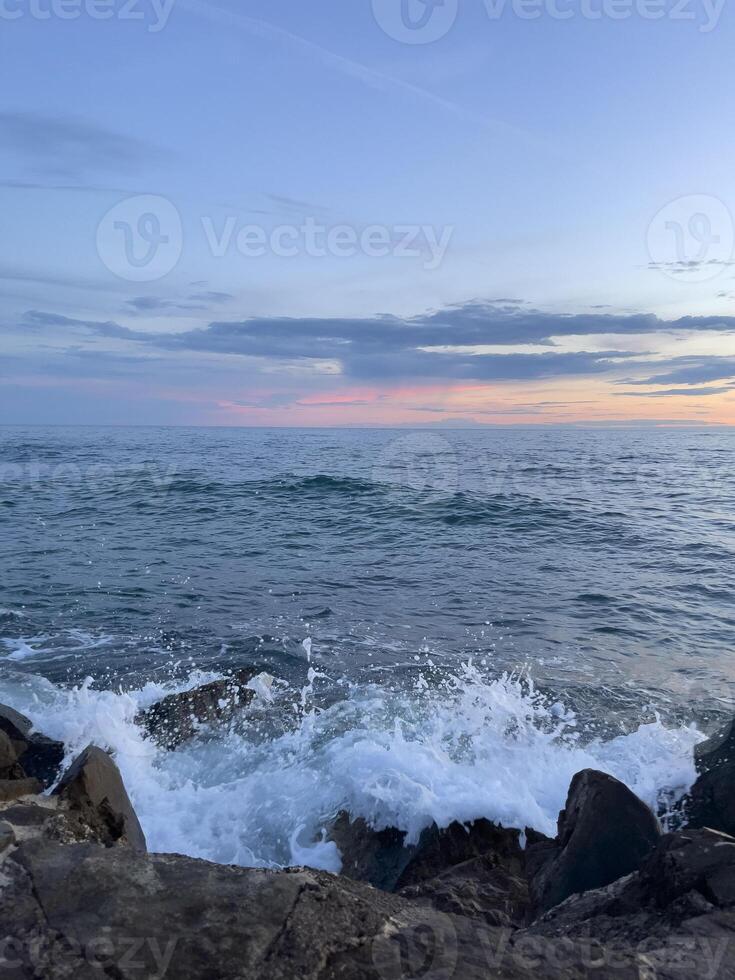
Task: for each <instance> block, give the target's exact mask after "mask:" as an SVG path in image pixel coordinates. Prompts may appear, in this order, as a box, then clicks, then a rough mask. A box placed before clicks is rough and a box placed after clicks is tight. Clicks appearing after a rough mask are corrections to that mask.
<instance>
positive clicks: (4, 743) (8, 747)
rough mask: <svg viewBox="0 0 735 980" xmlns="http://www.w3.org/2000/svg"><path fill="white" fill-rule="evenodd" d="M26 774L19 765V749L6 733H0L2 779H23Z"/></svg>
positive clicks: (0, 772)
mask: <svg viewBox="0 0 735 980" xmlns="http://www.w3.org/2000/svg"><path fill="white" fill-rule="evenodd" d="M24 776H25V773H24V772H23V767H22V766H21V765H20V764H19V763H18V747H17V744H16V743H15V742H12V741H11V739H10V738H9V737H8V735H6V734H5V732H2V731H0V779H23V778H24Z"/></svg>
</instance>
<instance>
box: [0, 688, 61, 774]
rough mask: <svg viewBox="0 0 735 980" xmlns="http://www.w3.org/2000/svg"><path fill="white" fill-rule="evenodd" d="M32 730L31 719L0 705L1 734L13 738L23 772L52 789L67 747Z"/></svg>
mask: <svg viewBox="0 0 735 980" xmlns="http://www.w3.org/2000/svg"><path fill="white" fill-rule="evenodd" d="M32 729H33V724H32V722H31V721H30V719H29V718H26V716H25V715H22V714H21V713H20V712H19V711H15V709H14V708H9V707H8V706H7V705H4V704H3V705H0V732H2V733H3V734H5V735H6V736H7V737H8V738H9V739H10V742H11V743H12V746H13V748H14V749H15V751H16V755H17V762H18V763H19V765H20V766H21V767H22V770H23V773H24V774H25V775H26V776H32V777H34V778H35V779H40V780H41V782H42V783H43V785H44V786H50V785H51V784H52V783H53V782H54V781H55V779H56V778H57V776H58V774H59V769H60V768H61V764H62V762H63V761H64V745H63V743H62V742H57V741H55V740H54V739H51V738H48V737H47V736H46V735H41V734H40V733H39V732H34V731H33V730H32Z"/></svg>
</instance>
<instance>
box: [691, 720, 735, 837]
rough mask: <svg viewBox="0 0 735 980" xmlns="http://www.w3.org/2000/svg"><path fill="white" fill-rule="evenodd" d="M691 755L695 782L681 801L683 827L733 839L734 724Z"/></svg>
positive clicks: (734, 802) (734, 826) (734, 809)
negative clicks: (697, 775) (713, 831)
mask: <svg viewBox="0 0 735 980" xmlns="http://www.w3.org/2000/svg"><path fill="white" fill-rule="evenodd" d="M694 755H695V763H696V766H697V771H698V773H699V778H698V779H697V781H696V782H695V784H694V786H693V787H692V789H691V791H690V793H689V796H688V797H687V799H686V800H685V801H684V813H685V818H686V822H687V825H688V826H689V827H711V828H712V829H713V830H721V831H723V833H726V834H731V835H735V720H733V721H731V722H730V723H729V724H728V725H726V726H725V727H724V728H723V729H722V730H721V731H719V732H718V733H717V734H716V735H714V736H712V738H709V739H707V741H706V742H702V743H700V744H699V745H698V746H697V747H696V748H695V750H694Z"/></svg>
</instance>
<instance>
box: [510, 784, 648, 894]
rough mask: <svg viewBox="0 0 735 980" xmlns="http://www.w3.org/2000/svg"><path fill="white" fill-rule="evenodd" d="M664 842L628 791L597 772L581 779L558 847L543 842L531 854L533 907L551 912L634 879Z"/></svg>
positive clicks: (567, 810) (569, 801)
mask: <svg viewBox="0 0 735 980" xmlns="http://www.w3.org/2000/svg"><path fill="white" fill-rule="evenodd" d="M660 836H661V830H660V828H659V825H658V821H657V820H656V817H655V816H654V814H653V813H652V812H651V810H650V809H649V808H648V807H647V806H646V805H645V803H643V802H642V801H641V800H639V799H638V797H637V796H635V794H633V793H632V792H631V791H630V790H629V789H628V787H627V786H625V785H624V784H623V783H621V782H619V780H617V779H615V778H613V777H612V776H608V775H607V774H606V773H602V772H597V771H595V770H593V769H585V770H583V771H582V772H579V773H577V775H576V776H575V777H574V778H573V780H572V783H571V786H570V788H569V795H568V797H567V803H566V807H565V809H564V810H562V811H561V813H560V814H559V821H558V835H557V838H556V843H555V846H554V847H553V848H552V847H550V846H549V845H548V844H546V843H543V842H542V843H541V844H535V845H532V847H531V848H530V851H531V863H530V864H529V869H531V868H533V869H534V870H535V874H533V876H532V877H531V882H530V888H531V896H532V899H533V903H534V907H535V908H536V910H546V909H550V908H552V907H553V906H554V905H558V904H559V902H562V901H564V899H565V898H567V897H568V896H570V895H573V894H575V893H578V892H584V891H588V890H590V889H595V888H601V887H603V886H604V885H609V884H610V883H611V882H613V881H615V880H616V879H618V878H621V877H623V876H624V875H628V874H630V873H631V872H632V871H635V870H637V869H638V868H639V867H640V865H641V863H642V861H643V860H644V859H645V858H646V857H647V855H648V854H650V852H651V851H652V850H653V848H654V847H655V846H656V843H657V841H658V839H659V837H660ZM539 854H540V856H541V860H540V861H539ZM534 861H535V862H536V865H535V868H534V864H533V862H534Z"/></svg>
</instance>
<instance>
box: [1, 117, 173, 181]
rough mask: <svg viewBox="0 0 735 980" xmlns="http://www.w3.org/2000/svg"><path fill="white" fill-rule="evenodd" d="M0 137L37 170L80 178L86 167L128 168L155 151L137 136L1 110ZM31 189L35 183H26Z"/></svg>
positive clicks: (131, 167)
mask: <svg viewBox="0 0 735 980" xmlns="http://www.w3.org/2000/svg"><path fill="white" fill-rule="evenodd" d="M0 139H1V140H2V143H3V146H4V148H5V150H6V151H7V150H10V151H11V152H13V153H15V155H17V156H18V157H19V158H20V159H21V160H22V161H23V162H24V163H25V164H26V165H31V166H32V167H33V168H34V169H35V171H36V172H37V173H39V174H46V175H49V176H57V177H59V176H61V177H76V178H79V177H80V176H82V175H83V174H86V173H87V172H89V171H93V172H94V171H113V172H129V171H131V170H136V169H137V168H138V167H139V166H140V165H141V164H142V163H144V162H148V161H150V159H151V157H152V156H158V155H159V151H158V150H155V149H154V148H153V147H152V146H150V145H149V144H147V143H144V142H143V141H142V140H138V139H135V138H133V137H131V136H125V135H123V134H120V133H115V132H113V131H112V130H109V129H106V128H104V127H102V126H99V125H97V124H96V123H90V122H86V121H84V120H79V119H73V118H69V117H55V118H52V117H49V116H41V115H36V114H34V113H29V112H0ZM26 186H28V187H29V188H34V187H37V186H39V185H37V184H35V183H34V182H32V181H30V182H26Z"/></svg>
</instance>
